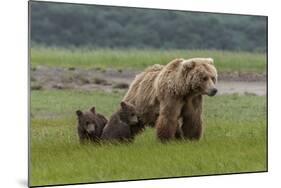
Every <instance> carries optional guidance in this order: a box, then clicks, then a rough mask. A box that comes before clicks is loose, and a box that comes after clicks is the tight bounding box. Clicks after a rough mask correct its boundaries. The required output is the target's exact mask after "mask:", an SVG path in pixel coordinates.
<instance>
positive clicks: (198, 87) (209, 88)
mask: <svg viewBox="0 0 281 188" xmlns="http://www.w3.org/2000/svg"><path fill="white" fill-rule="evenodd" d="M216 81H217V71H216V68H215V66H214V63H213V59H212V58H192V59H187V60H186V59H175V60H173V61H171V62H170V63H168V64H167V65H165V66H161V65H154V66H152V67H149V68H148V69H146V70H145V71H144V72H142V73H140V74H138V75H137V76H136V78H135V79H134V81H133V83H132V84H131V85H130V88H129V90H128V92H127V94H126V95H125V97H124V98H123V100H124V101H127V102H130V103H131V104H133V105H135V107H136V110H137V114H138V116H139V117H140V119H141V121H142V122H143V123H144V124H150V125H152V126H154V125H155V124H156V129H157V135H158V138H160V140H163V141H164V140H167V139H171V138H173V137H177V138H180V137H181V134H182V135H183V137H184V138H187V139H200V137H201V136H202V132H203V127H202V118H201V116H202V102H203V100H202V95H209V96H214V95H215V94H216V92H217V89H216V88H215V84H216Z"/></svg>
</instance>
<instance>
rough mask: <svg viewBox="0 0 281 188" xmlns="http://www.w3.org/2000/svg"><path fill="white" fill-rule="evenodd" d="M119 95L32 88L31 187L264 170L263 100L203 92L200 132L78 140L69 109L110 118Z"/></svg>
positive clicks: (264, 131)
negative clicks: (192, 136) (185, 137)
mask: <svg viewBox="0 0 281 188" xmlns="http://www.w3.org/2000/svg"><path fill="white" fill-rule="evenodd" d="M122 96H123V93H115V94H110V93H103V92H78V91H70V90H69V91H32V93H31V99H32V103H31V112H32V119H31V176H30V178H31V185H34V186H35V185H47V184H63V183H81V182H99V181H110V180H128V179H143V178H161V177H171V176H192V175H203V174H222V173H234V172H249V171H265V170H266V169H267V166H266V160H267V159H266V98H265V97H261V96H238V95H223V96H216V97H213V98H210V97H206V98H205V104H204V110H205V111H204V121H205V124H206V125H207V126H206V130H205V134H204V137H203V139H202V140H201V141H199V142H189V141H181V142H179V141H173V142H170V143H167V144H161V143H160V142H159V141H158V140H157V139H156V137H155V131H154V129H147V130H146V131H145V132H144V133H143V134H142V135H140V136H138V137H137V138H136V140H135V142H134V143H132V144H119V145H111V144H103V145H101V146H99V145H93V144H89V145H80V144H79V142H78V137H77V135H76V117H75V113H74V112H75V110H77V109H87V108H90V107H91V106H92V105H95V106H96V109H97V111H98V112H101V113H104V114H105V115H106V116H109V115H110V114H111V113H112V112H113V111H115V109H116V108H117V106H118V104H119V102H120V100H121V98H122Z"/></svg>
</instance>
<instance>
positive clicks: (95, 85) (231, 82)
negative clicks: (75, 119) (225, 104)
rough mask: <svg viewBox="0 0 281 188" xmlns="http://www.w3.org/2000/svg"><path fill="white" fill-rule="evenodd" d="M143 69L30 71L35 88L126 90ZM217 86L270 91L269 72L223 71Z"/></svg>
mask: <svg viewBox="0 0 281 188" xmlns="http://www.w3.org/2000/svg"><path fill="white" fill-rule="evenodd" d="M139 72H140V71H133V70H113V69H108V70H100V69H87V70H85V69H77V68H49V67H43V66H38V67H36V68H33V69H32V70H31V72H30V79H31V89H33V90H40V89H45V90H49V89H76V90H89V91H92V90H103V91H107V92H112V91H115V90H126V89H128V87H129V85H130V83H131V82H132V81H133V79H134V77H135V75H136V74H138V73H139ZM217 87H218V90H219V93H218V94H233V93H237V94H246V95H266V75H265V74H258V73H239V72H222V73H219V82H218V86H217Z"/></svg>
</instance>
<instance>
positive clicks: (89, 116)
mask: <svg viewBox="0 0 281 188" xmlns="http://www.w3.org/2000/svg"><path fill="white" fill-rule="evenodd" d="M76 115H77V118H78V125H79V127H80V128H82V129H83V130H85V131H86V132H87V133H89V134H94V133H95V131H96V127H97V123H96V120H95V108H94V107H93V108H92V109H91V110H90V111H87V112H82V111H80V110H77V111H76Z"/></svg>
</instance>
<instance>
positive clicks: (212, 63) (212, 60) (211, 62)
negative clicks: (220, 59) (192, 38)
mask: <svg viewBox="0 0 281 188" xmlns="http://www.w3.org/2000/svg"><path fill="white" fill-rule="evenodd" d="M206 60H207V62H208V63H209V64H211V65H214V59H213V58H210V57H209V58H206Z"/></svg>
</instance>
